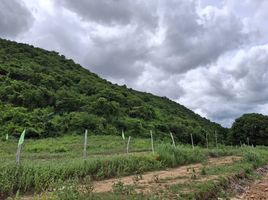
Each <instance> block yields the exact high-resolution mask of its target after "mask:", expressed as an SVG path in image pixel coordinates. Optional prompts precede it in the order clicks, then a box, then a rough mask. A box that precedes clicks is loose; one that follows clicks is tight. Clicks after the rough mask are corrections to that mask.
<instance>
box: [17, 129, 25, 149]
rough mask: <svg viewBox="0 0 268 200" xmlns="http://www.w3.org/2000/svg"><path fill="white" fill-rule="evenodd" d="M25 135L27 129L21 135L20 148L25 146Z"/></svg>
mask: <svg viewBox="0 0 268 200" xmlns="http://www.w3.org/2000/svg"><path fill="white" fill-rule="evenodd" d="M25 133H26V129H24V131H23V132H22V134H21V135H20V139H19V143H18V146H19V145H22V144H23V142H24V137H25Z"/></svg>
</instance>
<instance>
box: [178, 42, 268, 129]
mask: <svg viewBox="0 0 268 200" xmlns="http://www.w3.org/2000/svg"><path fill="white" fill-rule="evenodd" d="M226 59H229V57H227V58H226ZM182 83H183V89H184V90H185V91H187V90H191V93H186V95H185V96H183V97H182V99H180V101H182V102H183V103H184V104H185V105H188V106H189V107H190V108H192V109H194V110H200V112H201V113H205V114H206V116H207V117H208V118H210V119H213V120H215V121H217V122H220V123H222V124H224V125H226V126H230V125H231V123H232V122H233V119H234V118H237V117H239V116H240V115H242V114H243V113H246V112H261V113H263V114H268V113H267V110H264V109H262V110H261V109H260V108H263V106H264V105H266V104H267V102H268V88H267V85H268V45H263V46H255V47H252V48H250V49H249V50H242V51H240V52H238V53H236V55H235V56H234V57H233V58H232V59H230V60H228V61H227V62H224V61H222V60H221V61H219V62H218V63H216V64H215V65H214V66H210V67H209V68H208V69H203V70H202V69H200V68H199V69H196V70H194V71H192V72H191V73H188V74H187V75H186V78H184V80H183V81H182ZM198 84H199V86H198ZM200 105H202V106H200Z"/></svg>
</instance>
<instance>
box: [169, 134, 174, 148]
mask: <svg viewBox="0 0 268 200" xmlns="http://www.w3.org/2000/svg"><path fill="white" fill-rule="evenodd" d="M169 133H170V137H171V139H172V145H173V147H174V148H175V147H176V144H175V140H174V137H173V134H172V133H171V132H169Z"/></svg>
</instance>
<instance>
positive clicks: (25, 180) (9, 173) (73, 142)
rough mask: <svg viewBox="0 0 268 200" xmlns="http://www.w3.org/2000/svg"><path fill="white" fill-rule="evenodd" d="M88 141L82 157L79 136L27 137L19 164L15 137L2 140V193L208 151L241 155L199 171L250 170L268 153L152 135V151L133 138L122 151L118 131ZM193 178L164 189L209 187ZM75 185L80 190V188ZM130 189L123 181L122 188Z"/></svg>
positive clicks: (201, 159) (168, 163)
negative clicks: (196, 144)
mask: <svg viewBox="0 0 268 200" xmlns="http://www.w3.org/2000/svg"><path fill="white" fill-rule="evenodd" d="M88 141H89V142H88V144H89V145H88V158H87V159H86V160H84V159H83V157H82V150H83V137H82V136H77V135H73V136H65V137H62V138H48V139H41V140H26V142H25V144H24V147H23V151H22V158H21V165H20V166H16V165H15V152H16V147H17V141H15V140H10V141H8V142H4V141H0V155H1V157H0V197H1V196H2V197H6V196H10V195H14V194H15V193H16V192H17V191H20V194H23V193H25V192H26V193H27V192H30V193H39V192H42V191H52V190H53V188H57V187H58V186H62V185H64V183H66V182H67V183H68V182H69V181H74V180H77V182H78V184H76V185H79V183H83V180H84V178H85V177H88V176H90V177H91V179H92V180H102V179H106V178H111V177H120V176H125V175H130V174H142V173H143V172H146V171H153V170H158V169H163V168H166V167H176V166H179V165H185V164H190V163H204V164H205V163H206V161H207V159H208V158H209V157H217V156H227V155H240V156H243V159H242V161H240V162H236V163H234V164H232V165H226V166H225V165H224V166H216V167H212V168H208V167H206V168H205V173H204V174H203V175H204V176H206V175H208V176H209V175H218V174H221V175H222V176H223V175H224V176H228V175H230V174H233V173H239V172H240V171H239V170H243V171H246V172H249V171H252V169H254V168H256V167H257V166H261V165H263V164H264V163H266V162H267V158H268V154H267V153H266V151H267V149H266V148H265V147H260V148H255V149H252V148H249V147H245V148H242V149H241V148H231V147H226V146H220V147H219V148H218V149H206V148H201V147H196V148H195V149H194V150H193V149H192V148H191V146H189V145H178V146H177V147H176V148H174V147H172V146H171V145H170V144H163V142H162V141H155V150H156V152H155V154H153V153H152V152H150V140H148V139H147V140H146V139H140V138H133V140H132V141H131V146H130V150H131V151H132V152H133V153H130V154H126V153H125V144H124V141H123V140H122V138H121V137H119V136H108V135H107V136H90V137H89V138H88ZM195 181H196V180H195V179H193V180H192V181H191V183H189V184H186V185H184V186H178V185H177V186H176V185H174V186H171V188H173V189H170V190H167V191H164V193H167V195H168V194H173V193H174V192H175V191H176V187H177V188H180V187H186V188H191V190H194V193H193V194H194V195H197V194H201V193H202V192H204V191H207V190H209V189H210V186H211V184H210V182H208V183H206V184H201V185H200V186H199V185H198V183H196V182H195ZM72 187H73V186H72ZM67 188H69V187H67ZM174 188H175V189H174ZM69 189H70V188H69ZM76 189H77V190H78V188H76ZM76 189H75V188H74V189H72V190H76ZM130 189H131V188H124V187H123V189H122V191H129V190H130ZM68 192H70V191H66V192H64V193H62V192H61V190H57V192H56V194H55V195H56V196H55V198H59V199H68V198H67V197H66V198H65V197H63V196H64V194H67V193H68ZM73 193H75V194H76V195H78V197H77V199H81V200H83V199H90V198H93V197H94V199H126V197H127V199H158V198H159V197H158V196H153V197H148V196H145V195H142V194H132V193H131V194H130V193H127V192H123V193H122V194H121V193H117V194H114V193H105V194H94V195H93V194H90V195H89V194H87V196H83V195H85V194H83V192H82V193H81V191H76V192H74V191H73ZM126 193H127V194H126ZM61 195H63V196H61ZM115 197H116V198H115ZM185 198H186V199H191V198H192V195H188V196H187V195H186V196H185ZM74 199H75V198H74Z"/></svg>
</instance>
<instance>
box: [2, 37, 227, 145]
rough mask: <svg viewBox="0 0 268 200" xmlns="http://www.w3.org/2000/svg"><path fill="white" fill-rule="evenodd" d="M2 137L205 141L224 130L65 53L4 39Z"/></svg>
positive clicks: (175, 104)
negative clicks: (117, 136) (151, 133)
mask: <svg viewBox="0 0 268 200" xmlns="http://www.w3.org/2000/svg"><path fill="white" fill-rule="evenodd" d="M0 83H1V84H0V110H1V115H0V136H1V135H2V136H4V135H5V134H6V133H8V134H10V135H13V136H15V137H17V136H18V134H19V133H20V132H21V131H22V130H23V129H24V128H27V137H35V138H41V137H54V136H59V135H63V134H68V133H82V132H83V131H84V129H86V128H87V129H89V130H90V131H91V132H92V133H94V134H120V132H121V130H122V129H123V130H125V132H126V134H128V135H136V136H142V137H145V136H146V135H149V130H153V131H155V133H156V135H157V136H158V137H163V136H165V135H168V134H169V132H170V131H171V132H173V133H174V135H175V137H176V139H178V140H179V141H181V142H184V143H189V142H190V137H189V134H190V133H192V134H193V135H194V138H195V141H194V142H195V143H201V144H204V143H205V134H206V133H207V134H208V135H209V137H211V138H214V131H217V133H218V136H219V141H220V140H223V139H225V136H226V129H224V128H222V127H221V126H220V125H219V124H216V123H212V122H210V121H209V120H207V119H205V118H202V117H200V116H199V115H197V114H195V113H194V112H192V111H191V110H189V109H187V108H185V107H184V106H182V105H179V104H177V103H175V102H173V101H171V100H169V99H167V98H166V97H157V96H154V95H152V94H149V93H144V92H138V91H135V90H133V89H128V88H127V87H126V86H125V85H124V86H118V85H116V84H112V83H110V82H108V81H106V80H104V79H101V78H100V77H98V76H97V75H96V74H94V73H91V72H89V71H88V70H86V69H84V68H82V67H81V66H80V65H78V64H76V63H74V62H73V61H72V60H70V59H66V58H65V57H64V56H63V55H59V54H58V53H57V52H54V51H46V50H43V49H40V48H34V47H33V46H30V45H26V44H19V43H16V42H11V41H8V40H3V39H0Z"/></svg>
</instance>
